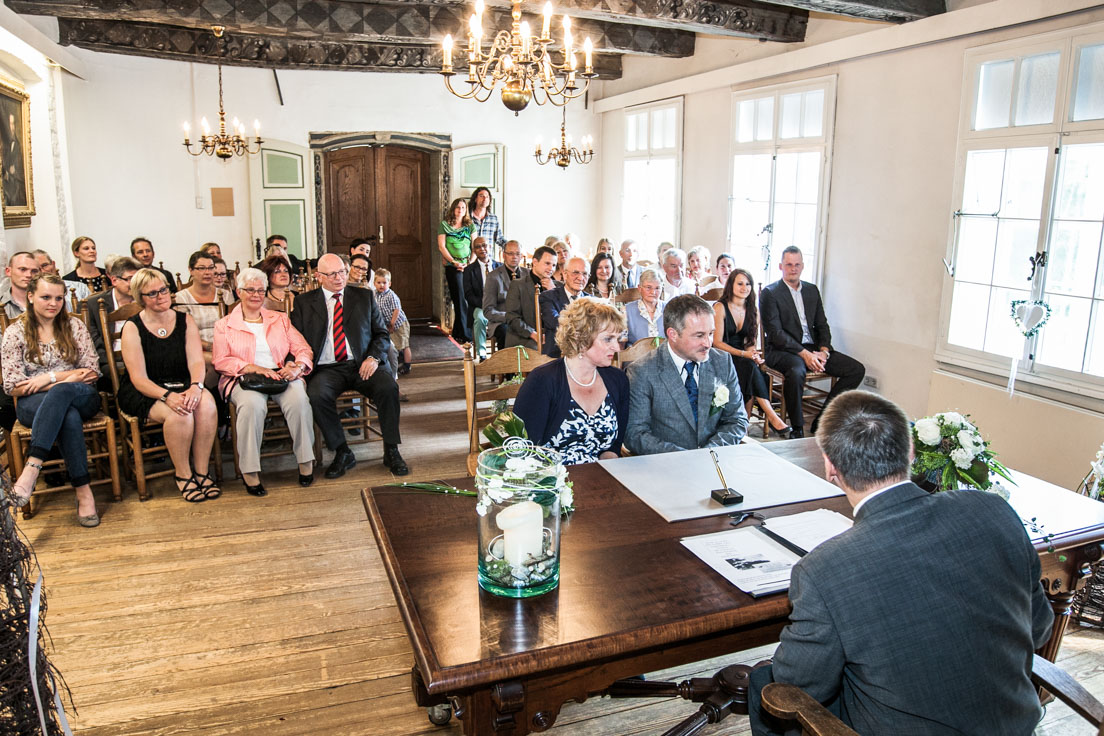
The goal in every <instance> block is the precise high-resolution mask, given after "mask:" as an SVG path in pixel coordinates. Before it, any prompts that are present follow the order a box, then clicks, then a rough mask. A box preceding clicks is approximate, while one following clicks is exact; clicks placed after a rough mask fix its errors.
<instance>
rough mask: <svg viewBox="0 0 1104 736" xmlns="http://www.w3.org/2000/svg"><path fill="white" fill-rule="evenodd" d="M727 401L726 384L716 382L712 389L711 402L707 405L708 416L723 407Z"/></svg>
mask: <svg viewBox="0 0 1104 736" xmlns="http://www.w3.org/2000/svg"><path fill="white" fill-rule="evenodd" d="M727 403H728V386H725V385H724V384H718V385H717V387H716V388H715V389H713V403H712V404H710V406H709V416H713V415H714V414H716V413H717V412H719V411H720V410H721V409H723V408H725V404H727Z"/></svg>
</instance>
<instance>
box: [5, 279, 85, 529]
mask: <svg viewBox="0 0 1104 736" xmlns="http://www.w3.org/2000/svg"><path fill="white" fill-rule="evenodd" d="M65 302H66V294H65V282H64V281H62V279H61V277H59V276H58V275H57V274H53V273H43V274H39V275H38V276H36V277H35V278H34V279H32V280H31V283H30V285H29V286H28V287H27V310H26V311H25V312H23V314H22V315H21V316H20V317H19V319H18V320H16V321H15V322H13V323H12V324H11V325H10V326H9V327H8V329H7V330H5V331H4V341H3V345H2V347H0V354H2V364H3V369H4V392H5V393H7V394H9V395H10V396H16V397H18V401H17V402H16V416H18V418H19V421H20V422H21V423H22V424H23V425H25V426H27V427H30V428H31V448H30V450H29V451H28V452H27V463H26V464H25V465H24V466H23V472H22V473H20V475H19V478H18V479H17V480H16V481H15V485H14V487H13V489H12V490H13V491H14V498H13V499H12V502H13V503H14V504H15V505H16V506H23V505H25V504H26V503H27V502H28V501H30V500H31V493H32V492H33V491H34V487H35V483H36V482H38V474H39V471H41V470H42V463H43V461H44V460H46V459H48V458H49V456H50V449H51V448H52V447H53V446H54V443H55V442H57V443H58V444H59V445H60V447H61V455H62V457H63V458H64V459H65V469H66V471H67V472H68V473H69V481H70V482H71V483H72V484H73V488H74V489H75V490H76V493H77V521H78V523H80V525H81V526H86V527H92V526H97V525H98V524H99V523H100V517H99V515H98V514H97V513H96V499H95V497H94V496H93V495H92V487H91V486H90V485H89V481H90V480H91V478H90V477H89V475H88V452H87V450H86V449H85V445H84V422H85V421H87V420H89V419H91V418H92V417H94V416H95V415H96V412H98V411H99V410H100V397H99V394H97V393H96V381H97V380H98V379H99V377H100V370H99V363H100V361H99V357H98V356H97V355H96V348H95V347H93V346H92V338H91V337H90V336H89V334H88V328H86V327H85V326H84V322H82V321H81V320H80V319H79V318H77V317H70V316H69V313H68V312H67V311H66V309H65Z"/></svg>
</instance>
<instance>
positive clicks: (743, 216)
mask: <svg viewBox="0 0 1104 736" xmlns="http://www.w3.org/2000/svg"><path fill="white" fill-rule="evenodd" d="M834 104H835V78H834V77H832V78H827V79H819V80H811V81H804V82H801V83H799V84H788V85H780V86H777V87H768V88H760V89H756V90H749V91H743V92H738V93H736V94H735V95H734V96H733V121H734V124H733V143H732V149H733V153H732V194H731V197H730V198H729V227H728V252H729V253H731V254H732V256H733V257H734V258H735V259H736V265H737V266H738V267H739V268H744V269H746V270H748V271H749V272H751V274H752V275H754V276H756V278H759V279H760V280H761V281H762V282H763V283H766V282H768V281H773V280H774V278H775V276H776V274H775V267H776V266H777V264H778V262H779V260H780V259H781V254H782V249H783V248H786V247H787V246H790V245H796V246H797V247H799V248H801V250H802V252H803V254H804V257H805V278H807V279H808V280H810V281H816V274H817V262H818V261H819V259H820V251H821V247H822V239H823V232H824V215H825V213H826V212H827V181H828V158H829V157H828V152H829V151H830V150H831V122H832V110H833V107H834Z"/></svg>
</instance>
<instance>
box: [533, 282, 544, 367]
mask: <svg viewBox="0 0 1104 736" xmlns="http://www.w3.org/2000/svg"><path fill="white" fill-rule="evenodd" d="M533 316H534V318H535V320H536V324H535V325H534V326H533V329H535V330H536V332H537V351H538V352H544V330H543V329H542V327H541V311H540V292H539V291H537V290H536V289H534V290H533Z"/></svg>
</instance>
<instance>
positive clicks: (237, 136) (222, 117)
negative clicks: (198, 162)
mask: <svg viewBox="0 0 1104 736" xmlns="http://www.w3.org/2000/svg"><path fill="white" fill-rule="evenodd" d="M225 30H226V28H224V27H223V26H212V27H211V31H212V32H213V33H214V34H215V38H216V39H219V40H220V41H221V39H222V34H223V32H224V31H225ZM221 51H222V49H221V45H220V53H219V62H218V91H219V111H218V117H219V125H218V128H219V129H218V134H216V135H212V134H211V126H210V125H208V124H207V118H206V117H204V118H203V119H202V120H200V122H199V124H200V126H201V127H202V128H203V135H201V136H200V137H199V141H198V143H199V148H198V150H192V142H191V140H189V137H188V136H189V135H190V133H191V126H190V125H188V123H184V149H185V150H186V151H187V152H188V153H190V154H192V155H193V156H202V155H203V154H207V155H208V156H218V157H219V158H221V159H228V158H233V157H234V156H245V155H249V154H254V153H260V151H261V144H262V143H264V141H263V140H262V139H261V124H260V122H259V121H257V120H254V121H253V136H254V137H253V143H254V144H255V145H256V148H255V149H254V148H252V147H251V146H250V143H249V139H248V138H246V137H245V126H244V125H242V124H241V123H240V122H239V121H238V119H237V118H234V122H233V134H229V133H227V132H226V111H225V110H224V109H223V105H222V53H221Z"/></svg>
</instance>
